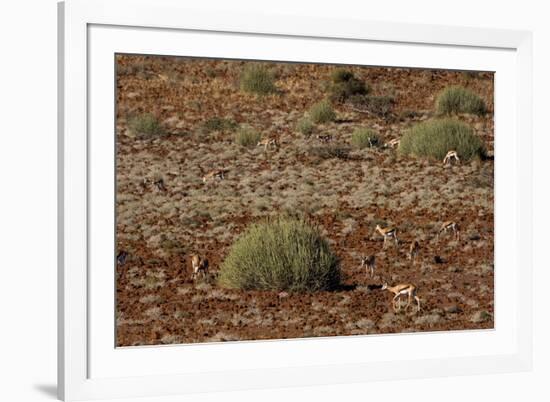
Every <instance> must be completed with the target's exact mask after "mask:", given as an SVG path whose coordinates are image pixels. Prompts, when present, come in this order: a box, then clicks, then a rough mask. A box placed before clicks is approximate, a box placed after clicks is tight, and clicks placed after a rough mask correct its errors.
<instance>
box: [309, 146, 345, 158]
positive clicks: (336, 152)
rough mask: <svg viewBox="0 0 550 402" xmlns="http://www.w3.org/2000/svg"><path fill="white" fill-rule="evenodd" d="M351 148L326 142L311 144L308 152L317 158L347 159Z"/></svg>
mask: <svg viewBox="0 0 550 402" xmlns="http://www.w3.org/2000/svg"><path fill="white" fill-rule="evenodd" d="M350 152H351V148H350V147H349V146H347V145H343V144H338V143H335V144H328V145H319V146H313V147H311V148H310V149H309V154H310V155H311V156H315V157H317V158H319V159H333V158H336V159H348V158H349V153H350Z"/></svg>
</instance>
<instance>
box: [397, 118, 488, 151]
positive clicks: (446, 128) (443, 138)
mask: <svg viewBox="0 0 550 402" xmlns="http://www.w3.org/2000/svg"><path fill="white" fill-rule="evenodd" d="M398 150H399V152H400V153H401V154H403V155H413V156H419V157H431V158H435V159H438V160H441V159H443V158H444V157H445V155H446V154H447V152H448V151H450V150H455V151H457V153H458V156H459V157H460V159H462V160H469V159H472V158H475V157H483V156H484V155H485V147H484V145H483V141H482V140H481V139H480V138H479V137H478V136H476V135H475V134H474V131H473V130H472V128H471V127H470V126H468V125H467V124H465V123H462V122H460V121H458V120H453V119H436V120H428V121H426V122H422V123H418V124H416V125H415V126H413V127H412V128H411V129H410V130H409V131H407V132H406V133H405V135H403V137H402V138H401V141H400V143H399V148H398Z"/></svg>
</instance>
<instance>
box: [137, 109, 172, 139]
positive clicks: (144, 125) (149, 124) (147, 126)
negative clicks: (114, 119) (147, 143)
mask: <svg viewBox="0 0 550 402" xmlns="http://www.w3.org/2000/svg"><path fill="white" fill-rule="evenodd" d="M128 129H129V130H130V133H132V134H133V135H134V136H136V137H139V138H149V137H155V136H160V135H164V134H166V132H165V130H164V128H163V127H162V125H161V124H160V122H159V121H158V119H157V118H156V117H155V116H154V115H152V114H150V113H145V114H140V115H137V116H133V117H131V118H130V119H129V120H128Z"/></svg>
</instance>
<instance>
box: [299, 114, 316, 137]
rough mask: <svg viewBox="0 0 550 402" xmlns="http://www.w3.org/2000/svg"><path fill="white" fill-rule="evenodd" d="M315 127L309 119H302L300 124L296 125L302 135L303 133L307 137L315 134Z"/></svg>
mask: <svg viewBox="0 0 550 402" xmlns="http://www.w3.org/2000/svg"><path fill="white" fill-rule="evenodd" d="M314 127H315V126H314V125H313V123H312V122H311V120H310V119H308V118H307V117H302V118H301V119H300V120H298V124H296V130H298V131H299V132H300V133H302V134H303V135H304V136H305V137H309V136H311V134H313V129H314Z"/></svg>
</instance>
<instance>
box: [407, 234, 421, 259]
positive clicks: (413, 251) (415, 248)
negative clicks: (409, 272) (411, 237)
mask: <svg viewBox="0 0 550 402" xmlns="http://www.w3.org/2000/svg"><path fill="white" fill-rule="evenodd" d="M419 252H420V244H419V243H418V241H417V240H415V241H413V242H412V243H411V246H410V247H409V255H408V258H409V260H412V262H413V264H414V263H415V262H416V257H417V256H418V253H419Z"/></svg>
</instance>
